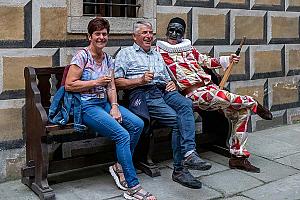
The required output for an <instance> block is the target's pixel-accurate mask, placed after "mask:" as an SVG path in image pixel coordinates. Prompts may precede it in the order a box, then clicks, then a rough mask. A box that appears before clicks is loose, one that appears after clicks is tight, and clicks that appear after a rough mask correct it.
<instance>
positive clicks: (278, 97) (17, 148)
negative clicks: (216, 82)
mask: <svg viewBox="0 0 300 200" xmlns="http://www.w3.org/2000/svg"><path fill="white" fill-rule="evenodd" d="M70 1H72V2H76V0H43V1H42V0H10V1H7V0H0V16H1V20H0V130H1V134H0V181H5V180H7V179H12V178H17V177H19V170H20V167H21V166H22V165H23V163H24V153H25V150H24V141H23V133H22V106H23V105H24V78H23V68H24V67H25V66H28V65H31V66H35V67H42V66H58V65H66V64H68V63H69V61H70V59H71V57H72V55H73V54H74V53H75V52H76V50H77V49H78V48H81V47H82V46H85V45H86V44H87V41H86V36H85V34H79V33H73V32H72V33H70V31H68V30H69V29H68V26H69V25H70V24H69V22H70V21H69V20H68V19H69V18H68V16H70V13H72V12H73V10H72V9H75V8H77V7H73V6H69V5H70ZM78 1H79V0H78ZM149 2H150V3H149ZM146 4H147V6H145V7H144V8H142V9H143V10H144V12H145V13H146V14H145V15H144V17H147V9H150V10H151V12H152V11H153V10H154V11H155V13H154V23H155V24H154V25H155V27H157V28H156V32H157V35H156V37H157V38H159V39H163V38H164V34H165V29H166V25H167V23H168V21H169V20H170V19H171V18H172V17H175V16H179V17H182V18H184V19H185V20H186V22H187V24H188V26H187V35H186V37H187V38H189V39H191V41H192V43H193V44H194V45H195V46H196V48H198V49H199V50H200V51H201V52H203V53H208V54H210V55H211V56H219V55H226V54H230V53H232V52H235V50H236V49H237V46H238V44H239V42H240V40H241V38H242V37H243V36H246V37H247V41H246V44H245V45H244V47H243V49H242V52H241V61H240V63H239V64H238V65H236V66H235V68H234V69H233V75H232V76H231V78H230V83H229V85H228V87H229V88H230V90H231V91H232V92H237V93H240V94H247V95H251V96H254V97H255V98H256V99H257V100H258V101H260V102H261V103H263V104H264V105H265V106H266V107H268V108H270V109H271V111H272V112H273V115H274V120H272V121H268V122H267V121H263V120H261V119H260V118H259V117H258V116H256V115H252V116H251V123H250V125H249V131H250V132H253V131H256V130H261V129H265V128H269V127H273V126H278V125H284V124H292V123H296V122H298V121H299V120H300V100H299V79H300V76H299V74H300V62H299V60H300V38H299V29H300V28H299V16H300V12H299V11H300V0H256V1H254V0H157V1H156V0H151V1H145V5H146ZM155 19H156V21H155ZM111 21H118V20H117V19H112V20H111ZM122 25H123V26H131V25H126V24H125V25H124V24H122ZM127 28H128V27H127ZM129 30H130V29H129ZM130 44H131V36H130V35H129V34H128V33H122V32H119V34H112V35H111V36H110V42H109V47H107V48H106V51H107V52H108V53H110V54H114V52H115V51H116V50H118V49H119V48H120V46H127V45H130ZM220 73H222V72H220Z"/></svg>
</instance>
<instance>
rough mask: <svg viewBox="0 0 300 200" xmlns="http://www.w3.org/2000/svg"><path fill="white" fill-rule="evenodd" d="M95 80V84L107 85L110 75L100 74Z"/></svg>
mask: <svg viewBox="0 0 300 200" xmlns="http://www.w3.org/2000/svg"><path fill="white" fill-rule="evenodd" d="M95 81H96V86H107V84H109V83H110V82H111V77H110V76H102V77H100V78H98V79H96V80H95Z"/></svg>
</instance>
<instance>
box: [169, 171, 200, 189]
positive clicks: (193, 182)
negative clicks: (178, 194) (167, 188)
mask: <svg viewBox="0 0 300 200" xmlns="http://www.w3.org/2000/svg"><path fill="white" fill-rule="evenodd" d="M172 180H173V181H175V182H177V183H179V184H181V185H183V186H185V187H188V188H192V189H200V188H201V187H202V183H201V182H200V181H199V180H197V179H196V178H195V177H194V176H193V175H192V174H191V173H190V172H189V171H188V170H187V169H182V170H180V171H175V170H174V171H173V174H172Z"/></svg>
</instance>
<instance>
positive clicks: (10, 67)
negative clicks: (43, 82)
mask: <svg viewBox="0 0 300 200" xmlns="http://www.w3.org/2000/svg"><path fill="white" fill-rule="evenodd" d="M26 66H34V67H45V66H52V57H51V56H36V57H4V58H3V90H20V89H24V85H25V80H24V78H23V77H24V75H23V69H24V67H26Z"/></svg>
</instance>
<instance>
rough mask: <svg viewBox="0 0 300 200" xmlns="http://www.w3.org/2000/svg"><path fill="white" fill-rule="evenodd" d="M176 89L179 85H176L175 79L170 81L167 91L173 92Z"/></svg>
mask: <svg viewBox="0 0 300 200" xmlns="http://www.w3.org/2000/svg"><path fill="white" fill-rule="evenodd" d="M174 90H177V87H176V85H175V83H174V82H173V81H170V82H168V83H167V85H166V91H167V92H172V91H174Z"/></svg>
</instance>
